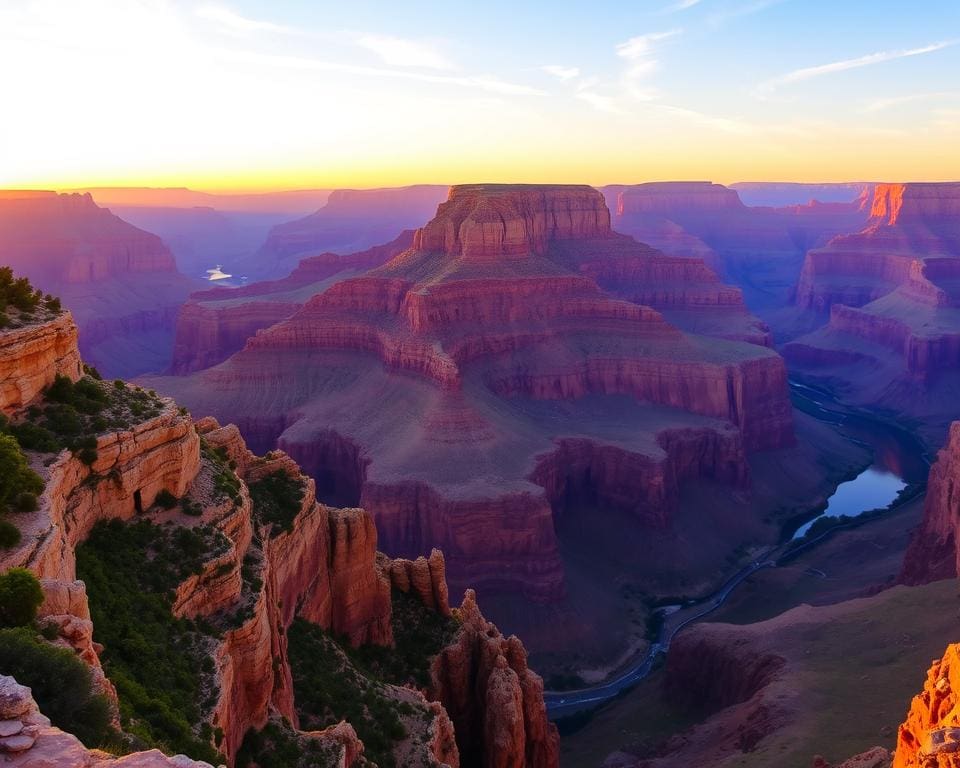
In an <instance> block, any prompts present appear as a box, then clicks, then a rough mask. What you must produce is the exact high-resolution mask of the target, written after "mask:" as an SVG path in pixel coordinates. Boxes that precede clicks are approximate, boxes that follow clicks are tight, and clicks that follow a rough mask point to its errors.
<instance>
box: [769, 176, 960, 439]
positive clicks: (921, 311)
mask: <svg viewBox="0 0 960 768" xmlns="http://www.w3.org/2000/svg"><path fill="white" fill-rule="evenodd" d="M870 211H871V219H870V221H869V223H868V225H867V226H866V227H865V228H864V229H863V230H861V231H860V232H857V233H856V234H850V235H842V236H838V237H835V238H833V239H832V240H831V241H830V242H829V243H828V244H827V245H826V246H825V247H824V248H820V249H816V250H812V251H810V252H809V253H808V254H807V258H806V261H805V263H804V267H803V272H802V274H801V278H800V283H799V285H798V288H797V305H798V306H799V307H801V308H802V309H803V310H804V311H805V312H808V313H809V312H826V311H827V310H829V317H830V320H829V323H828V324H827V325H826V326H824V327H822V328H820V329H819V330H816V331H814V332H812V333H809V334H807V335H805V336H801V337H800V338H798V339H796V340H795V341H794V342H792V343H790V344H788V345H786V346H785V347H784V348H783V353H784V356H785V357H786V358H787V359H788V360H789V361H790V362H791V363H792V364H793V366H794V367H795V368H796V369H797V370H798V371H800V372H801V373H804V374H807V375H809V376H824V375H826V376H829V377H830V379H831V381H832V382H833V383H834V384H837V385H839V386H841V387H844V388H847V389H848V390H850V391H851V392H852V393H853V396H854V397H856V398H859V402H863V403H869V404H871V405H875V406H876V405H879V406H883V407H885V408H887V409H890V410H898V411H905V412H907V413H909V414H911V415H913V416H915V417H918V418H922V419H927V420H931V421H933V422H938V421H940V420H941V419H942V420H943V421H946V420H947V418H953V415H954V414H953V410H952V395H950V394H949V392H948V391H946V390H944V391H943V392H942V393H938V387H939V381H938V380H939V379H942V378H944V377H946V376H949V375H951V374H952V372H955V371H957V370H958V369H960V322H958V319H957V318H958V315H957V307H960V184H880V185H877V187H876V190H875V193H874V198H873V202H872V204H871V206H870ZM891 352H892V353H893V354H891ZM868 372H869V373H868ZM864 374H867V375H868V376H869V378H868V379H867V380H865V379H864ZM947 390H949V387H947ZM919 409H924V411H926V412H923V411H921V410H919ZM931 411H939V412H938V413H936V414H935V415H933V416H931V415H930V412H931ZM942 414H948V416H947V418H945V417H944V415H942Z"/></svg>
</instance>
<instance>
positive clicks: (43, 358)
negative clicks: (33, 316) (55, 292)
mask: <svg viewBox="0 0 960 768" xmlns="http://www.w3.org/2000/svg"><path fill="white" fill-rule="evenodd" d="M57 375H61V376H67V377H69V378H70V379H71V380H72V381H77V380H78V379H79V378H80V377H81V376H82V375H83V364H82V363H81V361H80V352H79V351H78V350H77V326H76V325H75V324H74V322H73V318H72V317H71V315H70V313H69V312H65V313H63V314H62V315H60V316H59V317H57V318H56V319H54V320H51V321H50V322H46V323H38V324H36V325H28V326H26V327H24V328H16V329H9V330H0V413H4V414H10V413H13V412H14V411H16V410H19V409H20V408H23V407H24V406H26V405H29V404H30V403H31V402H32V401H33V400H34V399H35V398H36V397H38V396H39V395H40V393H41V392H43V390H44V389H45V388H46V387H48V386H49V385H50V384H52V383H53V380H54V378H56V376H57Z"/></svg>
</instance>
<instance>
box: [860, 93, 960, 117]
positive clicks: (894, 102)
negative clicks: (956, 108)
mask: <svg viewBox="0 0 960 768" xmlns="http://www.w3.org/2000/svg"><path fill="white" fill-rule="evenodd" d="M958 96H960V91H934V92H932V93H907V94H904V95H902V96H890V97H888V98H883V99H875V100H873V101H871V102H868V103H867V104H866V105H865V106H864V108H863V111H864V112H882V111H883V110H885V109H890V108H891V107H898V106H900V105H901V104H911V103H914V102H917V101H932V100H934V99H949V98H955V97H958Z"/></svg>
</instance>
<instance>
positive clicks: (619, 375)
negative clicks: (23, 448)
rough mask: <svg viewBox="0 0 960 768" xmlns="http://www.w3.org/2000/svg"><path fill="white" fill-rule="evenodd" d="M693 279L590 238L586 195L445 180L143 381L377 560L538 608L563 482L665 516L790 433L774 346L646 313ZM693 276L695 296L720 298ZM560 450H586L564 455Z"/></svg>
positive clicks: (601, 212) (558, 570) (656, 518)
mask: <svg viewBox="0 0 960 768" xmlns="http://www.w3.org/2000/svg"><path fill="white" fill-rule="evenodd" d="M705 270H706V268H705V267H703V265H702V264H701V263H698V262H695V263H691V262H689V261H685V260H676V259H671V258H669V257H665V256H663V255H662V254H660V253H659V252H656V251H653V250H652V249H650V248H648V247H646V246H644V245H642V244H640V243H637V242H636V241H634V240H632V239H631V238H628V237H625V236H623V235H618V234H616V233H614V232H612V231H611V230H610V228H609V214H608V212H607V209H606V207H605V205H604V202H603V198H602V196H601V195H600V194H599V193H598V192H596V191H595V190H593V189H591V188H589V187H576V186H575V187H557V186H545V187H535V186H533V187H532V186H519V185H506V186H501V185H490V186H480V187H478V186H464V187H454V188H453V189H452V190H451V192H450V198H449V200H448V201H447V202H446V203H444V204H443V205H441V206H440V208H439V209H438V212H437V216H436V217H435V218H434V219H433V220H432V221H431V222H430V223H428V224H427V225H426V226H425V227H424V228H423V229H422V230H420V231H419V232H418V233H417V235H416V236H415V238H414V246H413V247H412V248H410V249H408V250H406V251H404V252H403V253H401V254H399V255H397V256H396V257H395V258H393V259H392V260H391V261H389V262H388V263H386V264H384V265H383V266H381V267H379V268H377V269H374V270H372V271H370V272H368V273H366V274H365V275H364V276H362V277H358V278H352V279H348V280H344V281H342V282H339V283H337V284H336V285H334V286H332V287H331V288H329V289H328V290H326V291H325V292H323V293H320V294H318V295H316V296H313V297H312V298H311V299H310V300H309V301H307V302H306V303H305V304H304V305H303V307H302V308H301V309H300V310H299V311H297V312H296V314H294V315H293V316H292V317H291V318H289V319H288V320H286V321H284V322H281V323H279V324H277V325H275V326H273V327H271V328H269V329H267V330H265V331H263V332H261V333H259V334H257V335H256V336H255V337H253V338H251V339H250V340H249V341H248V342H247V344H246V347H245V348H244V350H242V351H241V352H239V353H237V354H236V355H234V356H233V357H231V358H230V359H229V360H228V361H226V362H225V363H223V364H221V365H219V366H217V367H216V368H213V369H209V370H207V371H203V372H200V373H199V374H196V375H194V376H192V377H189V378H163V379H150V381H151V382H152V383H153V385H155V386H156V387H157V388H159V389H160V390H161V391H168V392H171V393H176V394H177V396H178V398H179V399H180V400H181V401H183V402H186V403H187V404H188V405H189V406H190V407H192V408H193V409H194V410H195V411H197V412H205V413H212V414H215V415H216V416H217V417H218V418H220V419H221V420H224V421H227V420H229V421H234V422H235V423H237V424H238V426H239V427H240V429H241V430H242V431H243V433H244V435H245V437H246V439H247V440H248V441H249V443H250V445H251V446H252V447H253V448H254V449H255V450H258V451H265V450H269V449H271V448H273V447H275V446H279V447H281V448H282V449H283V450H285V451H286V452H288V453H289V454H290V455H291V456H293V457H294V458H295V459H296V460H297V461H298V462H299V463H300V464H301V465H302V466H303V467H304V468H305V469H306V471H307V472H308V473H309V474H311V475H313V476H314V477H316V479H317V482H318V487H319V489H320V491H319V492H320V494H321V497H322V498H324V499H327V500H329V501H330V502H335V503H338V504H347V505H360V506H363V507H364V508H365V509H367V510H369V511H370V512H371V513H372V514H373V516H374V519H375V520H376V522H377V526H378V529H379V533H380V541H381V543H382V545H383V546H384V548H385V549H386V551H387V552H388V553H390V554H392V555H396V556H402V557H416V556H418V555H424V554H427V553H428V552H430V550H431V548H432V547H434V546H436V547H439V548H441V549H443V551H444V553H445V555H446V559H447V566H448V568H449V572H448V575H449V577H450V579H451V584H452V585H453V587H454V589H456V590H459V589H461V588H465V587H467V586H475V587H477V588H478V589H481V590H483V589H498V590H502V589H504V588H507V589H516V588H518V587H519V588H520V589H521V590H522V592H523V593H524V594H525V595H527V596H528V597H530V598H531V599H536V600H549V599H556V598H557V597H559V596H560V595H562V594H563V578H562V563H561V562H560V558H559V552H558V546H557V540H556V534H555V532H554V530H553V524H552V514H553V511H554V510H555V509H556V510H558V509H560V508H562V507H563V505H564V504H565V501H564V498H565V497H564V492H563V489H564V488H573V487H580V488H584V489H586V490H589V491H591V492H593V491H596V493H597V494H598V495H599V500H600V502H601V503H603V504H610V505H613V506H614V507H617V508H623V509H626V510H629V511H632V512H633V513H634V514H635V516H636V519H637V522H638V524H640V525H646V524H650V525H656V526H663V525H669V521H670V519H671V510H673V509H675V508H676V505H677V503H678V485H677V482H676V481H677V479H678V478H684V479H689V478H711V479H715V480H717V481H719V482H721V483H728V484H730V485H732V486H735V487H737V488H744V487H745V486H746V485H747V477H748V473H747V469H746V464H745V461H746V452H747V451H752V450H757V449H765V448H776V447H780V446H784V445H789V444H790V443H791V441H792V439H793V436H792V416H791V409H790V405H789V400H788V397H787V391H786V371H785V368H784V366H783V364H782V361H781V360H780V358H779V357H778V356H776V355H775V354H774V353H772V352H771V351H769V350H765V349H762V348H760V347H758V346H754V345H749V344H743V343H740V342H734V341H727V340H718V339H715V338H706V337H702V336H696V335H691V334H687V333H684V332H683V331H682V330H680V329H679V328H677V327H676V326H675V325H673V324H672V323H670V322H669V321H668V320H667V319H666V318H665V317H664V315H663V314H661V312H659V311H657V310H655V309H651V308H650V307H649V306H647V303H648V302H653V301H661V302H663V303H670V302H674V303H677V304H683V305H684V306H686V307H690V306H693V305H695V304H696V301H697V300H699V299H700V298H701V295H700V294H698V293H697V291H696V289H691V290H690V294H689V295H687V296H682V295H681V292H680V291H679V289H678V285H679V284H680V283H682V282H683V281H684V280H685V279H686V277H687V276H688V275H689V274H690V273H698V274H699V276H700V278H701V281H702V282H708V278H707V277H705V276H704V271H705ZM706 273H709V270H706ZM709 277H711V278H713V283H711V285H712V287H711V288H710V291H711V293H709V294H708V295H707V297H706V298H705V299H704V300H705V301H708V303H709V302H713V301H717V300H722V301H730V302H732V303H733V305H736V306H740V307H742V305H741V304H740V303H739V302H740V299H739V295H738V294H737V292H736V291H731V290H730V289H725V288H723V287H722V286H720V285H719V282H718V281H716V279H715V277H713V276H712V275H709ZM600 283H602V285H601V284H600ZM604 286H609V289H608V290H605V289H604ZM621 294H623V295H626V296H628V298H629V299H630V300H624V299H623V298H619V296H620V295H621ZM254 404H255V405H254ZM567 439H571V440H575V444H576V445H577V450H578V451H580V453H581V454H583V455H584V456H586V457H588V458H585V459H584V460H583V461H580V462H577V463H573V464H569V465H568V464H564V463H563V462H562V461H561V457H562V456H563V455H565V451H567V450H568V447H569V446H570V445H573V444H574V443H573V442H571V443H567V444H566V445H567V447H564V446H565V443H564V441H565V440H567ZM583 446H586V447H583ZM591 452H592V453H593V454H594V455H595V456H599V455H601V454H603V455H604V456H605V457H607V458H613V457H615V458H616V461H617V465H616V466H613V465H612V464H608V463H607V462H606V461H605V462H604V474H603V475H600V474H598V473H596V472H594V471H593V470H594V469H596V467H597V462H595V461H592V460H591V459H589V455H590V454H591ZM551 457H552V458H551ZM641 466H642V467H644V472H643V474H642V477H644V478H646V479H647V480H648V481H649V482H643V481H640V480H637V479H636V478H633V477H631V471H632V470H635V469H636V468H638V467H641ZM618 482H619V483H625V484H626V485H625V486H624V485H621V486H620V487H617V486H616V483H618Z"/></svg>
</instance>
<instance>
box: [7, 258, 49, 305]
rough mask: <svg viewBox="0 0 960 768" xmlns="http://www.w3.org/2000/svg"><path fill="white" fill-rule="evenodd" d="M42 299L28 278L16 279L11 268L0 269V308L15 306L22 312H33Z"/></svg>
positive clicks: (41, 295)
mask: <svg viewBox="0 0 960 768" xmlns="http://www.w3.org/2000/svg"><path fill="white" fill-rule="evenodd" d="M42 298H43V294H42V293H41V292H40V291H37V290H35V289H34V287H33V286H32V285H30V281H29V280H28V279H27V278H25V277H17V278H15V277H14V276H13V270H12V269H11V268H10V267H0V304H2V306H0V308H2V309H6V308H7V307H8V306H13V307H16V308H17V309H18V310H20V311H21V312H33V311H34V310H35V309H36V308H37V305H38V304H39V303H40V300H41V299H42Z"/></svg>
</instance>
